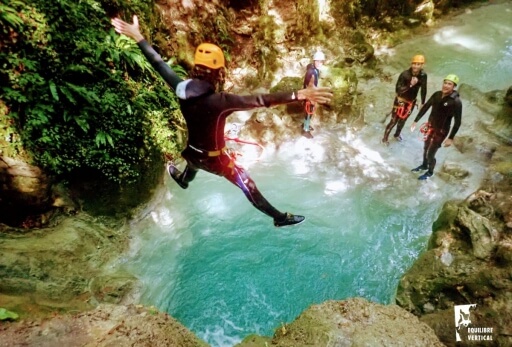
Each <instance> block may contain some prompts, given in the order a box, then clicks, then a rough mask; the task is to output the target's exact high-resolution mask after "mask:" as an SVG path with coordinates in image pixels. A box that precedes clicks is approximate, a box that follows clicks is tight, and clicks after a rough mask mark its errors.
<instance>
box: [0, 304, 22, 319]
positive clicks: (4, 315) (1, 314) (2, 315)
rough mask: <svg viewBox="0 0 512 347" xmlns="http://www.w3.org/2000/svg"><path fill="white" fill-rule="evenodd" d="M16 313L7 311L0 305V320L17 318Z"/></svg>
mask: <svg viewBox="0 0 512 347" xmlns="http://www.w3.org/2000/svg"><path fill="white" fill-rule="evenodd" d="M18 317H19V316H18V314H16V313H14V312H11V311H8V310H6V309H5V308H3V307H0V321H2V320H15V319H18Z"/></svg>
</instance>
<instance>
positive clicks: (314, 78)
mask: <svg viewBox="0 0 512 347" xmlns="http://www.w3.org/2000/svg"><path fill="white" fill-rule="evenodd" d="M324 61H325V54H324V53H323V52H322V51H317V52H316V53H315V54H314V55H313V63H310V64H308V66H307V67H306V75H304V84H303V87H304V88H308V87H317V86H318V79H319V78H320V67H322V65H324ZM304 107H305V109H306V115H305V116H304V123H303V124H302V136H304V137H307V138H308V139H312V138H313V135H312V134H311V131H313V128H312V127H311V125H310V123H311V117H313V114H314V113H315V102H314V101H313V100H309V99H306V101H305V103H304Z"/></svg>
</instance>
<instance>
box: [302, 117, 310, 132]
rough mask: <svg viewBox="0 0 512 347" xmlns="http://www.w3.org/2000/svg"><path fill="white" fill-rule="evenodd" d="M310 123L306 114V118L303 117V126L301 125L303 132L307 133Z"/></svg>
mask: <svg viewBox="0 0 512 347" xmlns="http://www.w3.org/2000/svg"><path fill="white" fill-rule="evenodd" d="M310 121H311V115H310V114H306V116H305V117H304V125H303V129H304V131H309V123H310Z"/></svg>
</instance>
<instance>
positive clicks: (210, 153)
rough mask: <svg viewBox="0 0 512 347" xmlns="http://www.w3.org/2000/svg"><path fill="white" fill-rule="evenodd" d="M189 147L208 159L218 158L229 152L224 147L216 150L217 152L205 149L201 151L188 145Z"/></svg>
mask: <svg viewBox="0 0 512 347" xmlns="http://www.w3.org/2000/svg"><path fill="white" fill-rule="evenodd" d="M188 147H189V148H191V149H193V150H194V151H196V152H198V153H201V154H202V155H204V156H207V157H218V156H219V155H221V154H222V152H225V151H226V150H227V147H224V148H222V149H219V150H216V151H207V150H205V149H199V148H197V147H194V146H192V145H190V144H189V145H188Z"/></svg>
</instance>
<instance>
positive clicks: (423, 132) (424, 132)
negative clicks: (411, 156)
mask: <svg viewBox="0 0 512 347" xmlns="http://www.w3.org/2000/svg"><path fill="white" fill-rule="evenodd" d="M419 130H420V135H419V137H420V139H421V140H423V141H427V138H428V135H430V133H431V132H432V131H433V130H434V128H432V127H431V125H430V123H429V122H425V123H423V124H422V125H420V129H419Z"/></svg>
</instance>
